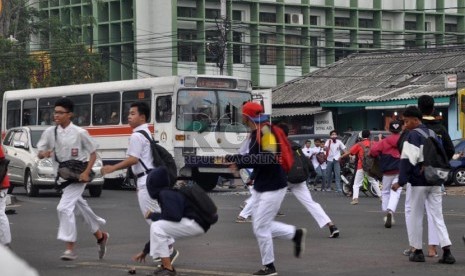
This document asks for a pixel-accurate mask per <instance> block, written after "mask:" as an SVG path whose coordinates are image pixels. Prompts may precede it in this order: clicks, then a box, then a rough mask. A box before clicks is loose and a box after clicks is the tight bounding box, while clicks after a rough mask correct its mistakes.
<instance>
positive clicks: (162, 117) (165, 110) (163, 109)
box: [155, 96, 173, 123]
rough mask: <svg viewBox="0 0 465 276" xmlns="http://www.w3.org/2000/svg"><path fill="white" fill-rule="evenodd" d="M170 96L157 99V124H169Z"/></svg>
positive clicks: (170, 112)
mask: <svg viewBox="0 0 465 276" xmlns="http://www.w3.org/2000/svg"><path fill="white" fill-rule="evenodd" d="M171 103H172V101H171V96H161V97H157V104H156V114H155V118H156V120H157V122H160V123H162V122H169V121H171V115H172V113H173V112H172V108H171Z"/></svg>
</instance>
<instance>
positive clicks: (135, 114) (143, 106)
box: [101, 101, 179, 260]
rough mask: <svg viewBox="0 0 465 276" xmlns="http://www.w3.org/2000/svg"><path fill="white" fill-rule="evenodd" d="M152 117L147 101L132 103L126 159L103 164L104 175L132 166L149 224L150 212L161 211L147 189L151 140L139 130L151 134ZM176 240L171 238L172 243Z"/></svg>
mask: <svg viewBox="0 0 465 276" xmlns="http://www.w3.org/2000/svg"><path fill="white" fill-rule="evenodd" d="M149 119H150V107H149V105H148V104H147V103H145V102H142V101H137V102H134V103H132V104H131V106H130V108H129V114H128V124H129V126H130V127H131V128H132V134H131V137H129V145H128V150H127V151H126V155H127V157H126V159H124V160H123V161H121V162H119V163H116V164H114V165H106V166H103V167H102V169H101V172H102V174H103V175H105V174H109V173H112V172H114V171H117V170H122V169H126V168H130V169H131V171H132V174H133V175H134V176H135V177H136V183H137V199H138V202H139V208H140V211H141V214H142V217H143V218H145V220H146V222H147V224H148V225H151V224H152V221H151V220H150V219H148V218H146V214H147V213H150V212H160V206H159V205H158V202H157V201H156V200H155V199H152V198H150V195H149V193H148V191H147V175H148V173H149V172H150V171H151V170H152V169H153V168H154V166H153V157H152V151H151V149H150V142H149V140H148V139H147V138H145V137H144V135H143V134H142V133H139V132H138V131H145V132H146V133H147V134H148V135H150V136H151V134H150V130H149V126H148V123H147V122H148V120H149ZM173 243H174V240H171V243H170V244H171V245H172V244H173ZM170 251H171V254H172V258H173V260H174V259H176V257H177V255H178V254H179V252H178V251H177V250H175V249H174V247H173V246H171V247H170Z"/></svg>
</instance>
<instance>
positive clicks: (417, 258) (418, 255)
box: [408, 249, 425, 262]
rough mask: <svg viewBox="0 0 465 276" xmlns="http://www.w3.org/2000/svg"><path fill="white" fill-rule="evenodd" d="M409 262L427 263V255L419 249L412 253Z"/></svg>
mask: <svg viewBox="0 0 465 276" xmlns="http://www.w3.org/2000/svg"><path fill="white" fill-rule="evenodd" d="M408 259H409V261H411V262H424V261H425V255H423V250H421V249H417V250H415V251H413V252H412V253H410V255H409V256H408Z"/></svg>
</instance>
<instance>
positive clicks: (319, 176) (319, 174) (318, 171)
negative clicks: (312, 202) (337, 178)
mask: <svg viewBox="0 0 465 276" xmlns="http://www.w3.org/2000/svg"><path fill="white" fill-rule="evenodd" d="M315 173H316V176H315V178H314V179H313V184H314V185H315V186H316V184H318V180H320V179H321V189H322V190H323V189H324V188H325V187H326V178H327V177H326V169H324V170H323V169H321V166H318V167H316V168H315Z"/></svg>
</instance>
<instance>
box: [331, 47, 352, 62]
mask: <svg viewBox="0 0 465 276" xmlns="http://www.w3.org/2000/svg"><path fill="white" fill-rule="evenodd" d="M334 46H335V47H336V49H335V50H334V58H335V61H338V60H340V59H343V58H345V57H346V56H348V55H350V54H351V53H352V51H351V50H349V49H346V48H350V43H348V42H335V43H334Z"/></svg>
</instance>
